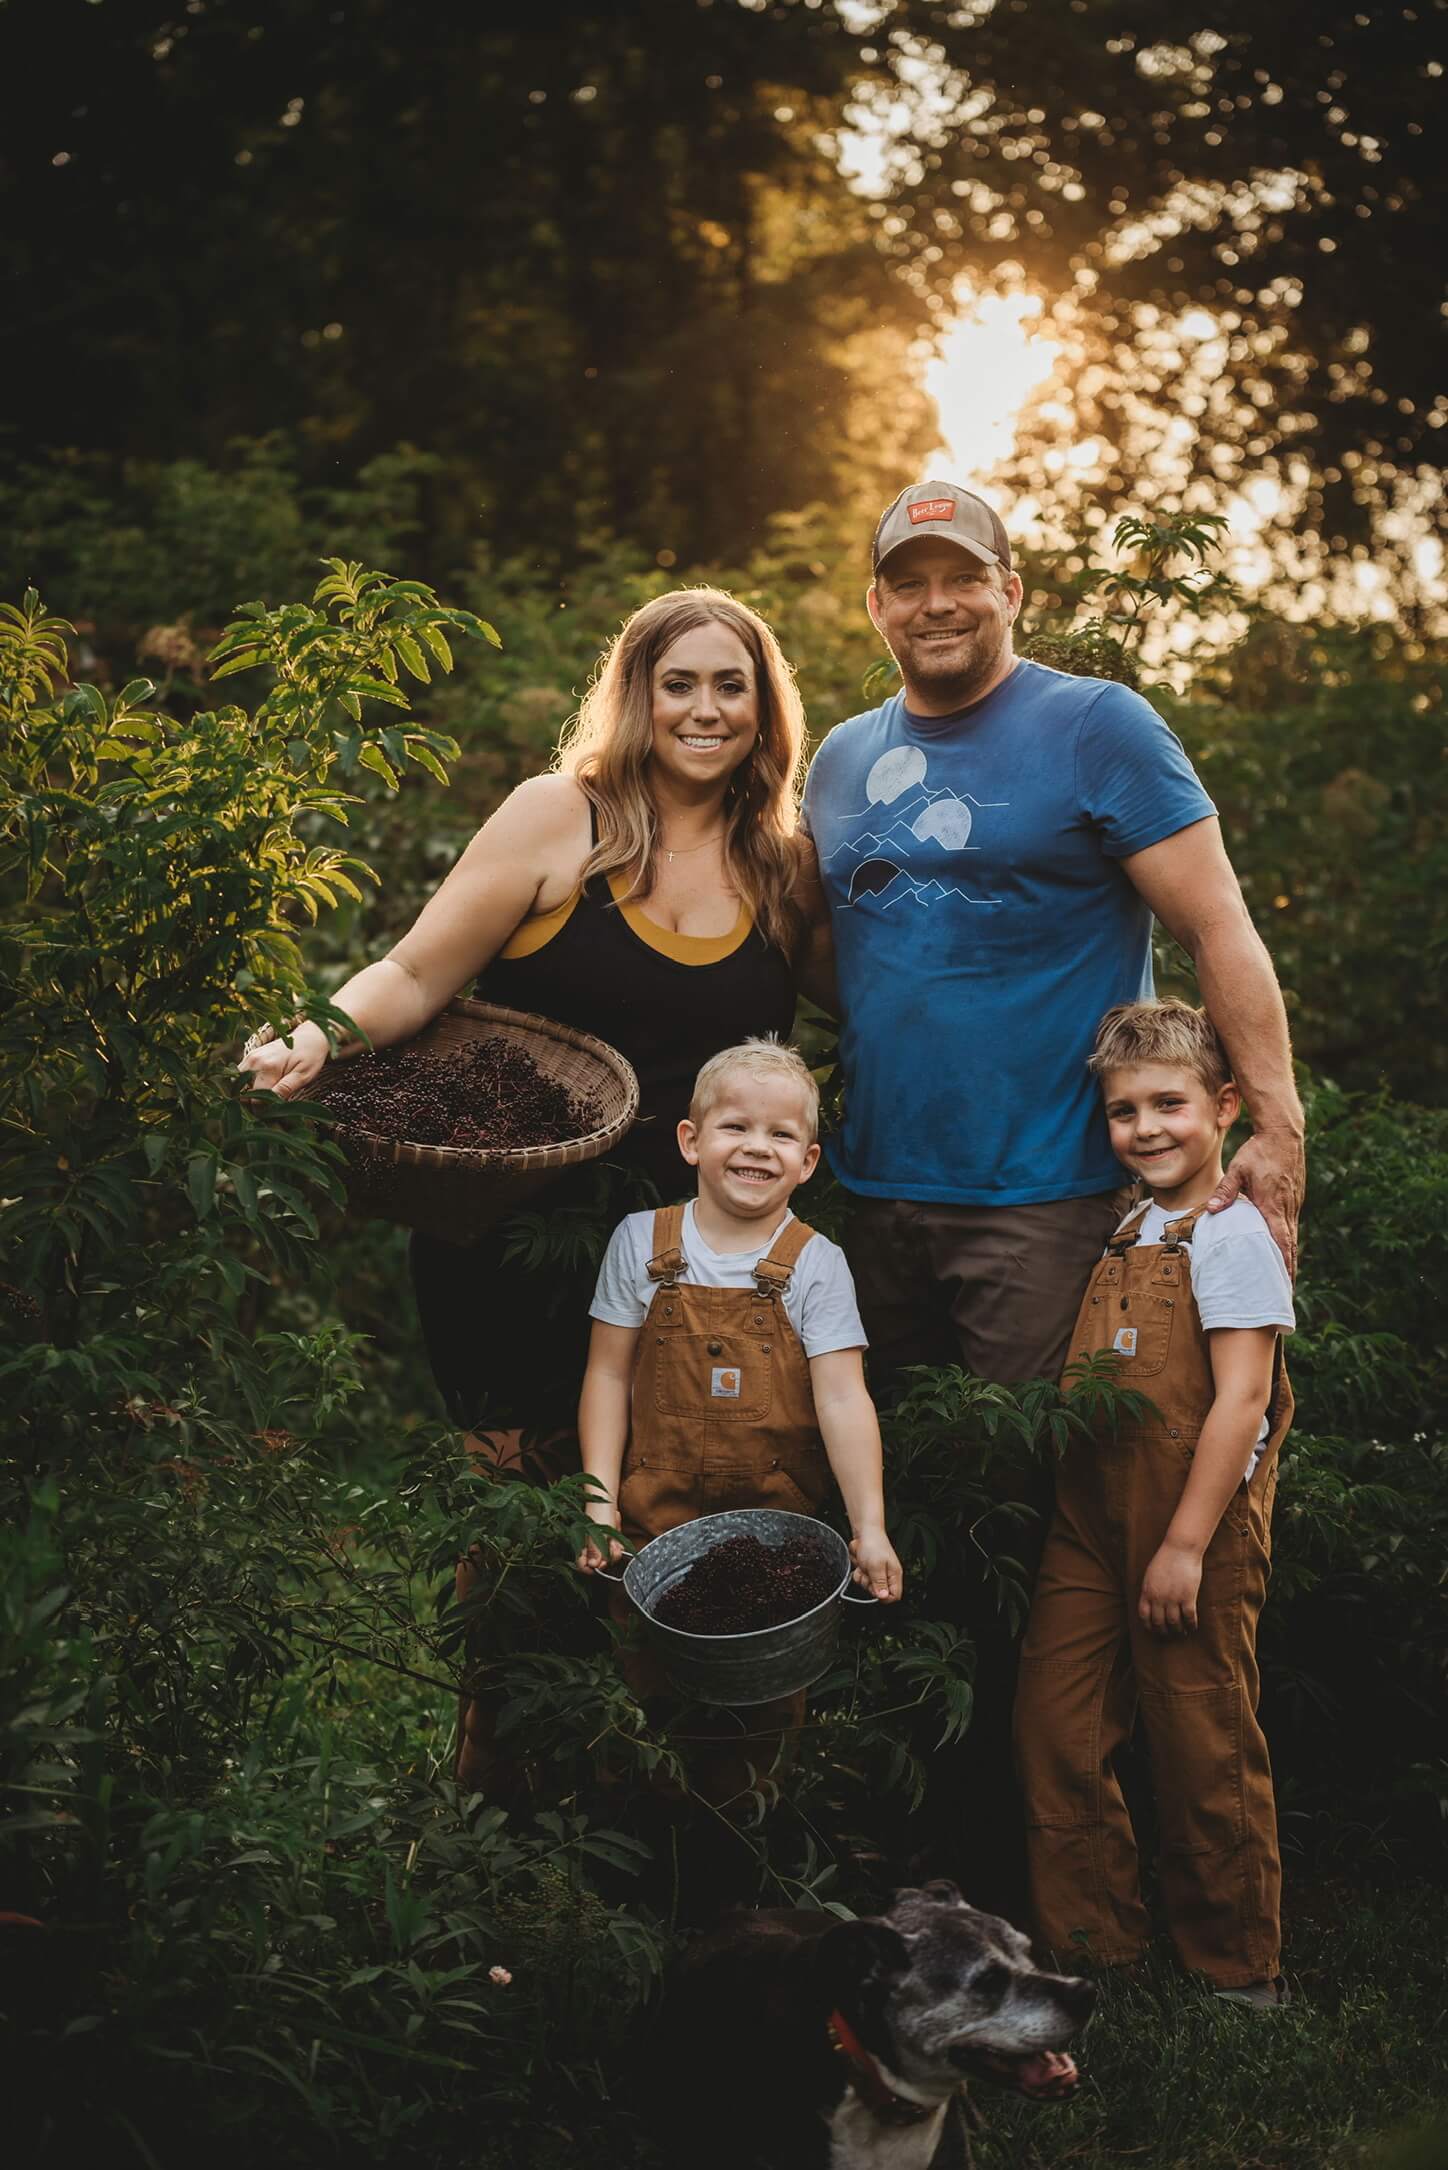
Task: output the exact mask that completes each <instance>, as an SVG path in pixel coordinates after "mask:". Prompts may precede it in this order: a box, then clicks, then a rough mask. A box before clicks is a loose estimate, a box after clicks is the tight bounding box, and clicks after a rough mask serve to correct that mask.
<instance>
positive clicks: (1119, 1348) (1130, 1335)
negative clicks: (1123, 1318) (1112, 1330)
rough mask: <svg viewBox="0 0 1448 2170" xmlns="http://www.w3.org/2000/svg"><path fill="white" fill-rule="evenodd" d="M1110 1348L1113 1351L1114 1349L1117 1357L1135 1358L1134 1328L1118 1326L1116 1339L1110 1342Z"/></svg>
mask: <svg viewBox="0 0 1448 2170" xmlns="http://www.w3.org/2000/svg"><path fill="white" fill-rule="evenodd" d="M1111 1346H1112V1348H1113V1349H1115V1351H1116V1353H1117V1355H1118V1356H1135V1354H1136V1328H1135V1327H1134V1326H1118V1327H1117V1329H1116V1339H1115V1340H1114V1341H1113V1342H1112V1344H1111Z"/></svg>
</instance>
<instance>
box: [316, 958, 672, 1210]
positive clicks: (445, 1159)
mask: <svg viewBox="0 0 1448 2170" xmlns="http://www.w3.org/2000/svg"><path fill="white" fill-rule="evenodd" d="M449 1015H452V1016H462V1017H474V1018H478V1019H480V1020H481V1021H482V1022H483V1023H485V1024H492V1025H512V1026H515V1027H517V1028H519V1029H520V1030H521V1031H522V1032H524V1033H529V1034H531V1035H532V1036H533V1037H534V1038H535V1039H539V1040H559V1041H561V1042H562V1043H563V1044H564V1045H565V1046H566V1047H577V1048H581V1049H582V1050H583V1051H584V1053H585V1054H590V1055H596V1056H597V1057H598V1059H599V1061H600V1062H601V1063H602V1064H603V1066H604V1068H605V1069H606V1070H610V1071H612V1073H613V1075H614V1077H615V1078H616V1079H617V1080H618V1081H619V1083H621V1084H622V1086H623V1088H624V1105H623V1108H622V1110H621V1111H620V1113H619V1114H618V1115H617V1116H615V1118H614V1120H613V1121H612V1122H611V1123H605V1124H603V1125H602V1126H601V1127H600V1128H598V1129H597V1130H585V1131H581V1132H580V1133H579V1135H578V1136H577V1137H576V1138H565V1139H562V1140H560V1141H559V1142H558V1143H557V1144H554V1145H515V1146H471V1145H424V1144H422V1143H421V1141H420V1140H418V1139H416V1138H388V1137H384V1136H382V1135H381V1133H380V1132H378V1131H375V1130H363V1129H362V1128H361V1127H360V1126H359V1125H358V1124H356V1123H348V1122H342V1121H340V1120H338V1119H337V1118H336V1117H333V1118H332V1126H333V1131H334V1133H335V1134H339V1135H341V1136H344V1137H347V1138H365V1139H366V1140H367V1142H368V1144H369V1145H372V1146H377V1147H383V1148H386V1147H389V1146H390V1147H391V1149H392V1151H393V1154H394V1155H397V1154H399V1153H404V1152H405V1153H406V1154H407V1155H408V1156H409V1158H410V1159H411V1158H412V1157H413V1156H418V1157H419V1161H420V1162H421V1164H423V1165H426V1164H427V1163H428V1162H431V1163H433V1164H434V1165H436V1166H439V1167H444V1168H446V1167H454V1168H456V1169H458V1170H459V1172H462V1171H465V1170H473V1169H477V1170H483V1169H492V1170H496V1171H497V1172H499V1173H505V1172H507V1171H510V1170H511V1171H514V1172H516V1173H519V1174H523V1173H526V1172H527V1171H529V1170H531V1169H533V1168H539V1167H547V1168H548V1169H550V1170H552V1169H557V1168H558V1167H560V1166H566V1165H567V1163H568V1161H570V1160H573V1159H577V1160H579V1161H587V1160H597V1159H599V1158H600V1157H601V1155H602V1154H604V1153H606V1152H607V1151H608V1149H609V1147H610V1146H612V1145H617V1143H618V1142H619V1140H620V1139H621V1138H622V1137H624V1136H625V1135H626V1134H627V1132H628V1131H629V1130H630V1129H631V1128H632V1126H633V1122H634V1119H635V1117H636V1116H637V1114H638V1111H639V1081H638V1073H637V1072H636V1071H635V1069H634V1066H633V1064H632V1063H631V1062H630V1061H629V1059H628V1057H627V1056H626V1055H621V1054H620V1053H619V1051H618V1049H617V1048H616V1047H610V1046H609V1044H608V1042H607V1040H600V1039H599V1038H598V1036H597V1034H596V1033H592V1032H580V1031H579V1030H578V1028H577V1026H575V1025H564V1024H560V1023H559V1021H558V1019H557V1018H554V1017H544V1016H543V1015H542V1014H541V1013H540V1012H538V1011H536V1010H510V1009H507V1008H505V1007H504V1006H503V1004H502V1003H499V1002H478V1001H476V1000H475V999H474V998H473V997H472V996H471V995H454V997H453V999H452V1000H451V1002H449V1003H447V1004H445V1006H444V1007H443V1008H442V1009H441V1010H439V1011H438V1013H437V1017H435V1018H431V1019H429V1024H435V1023H436V1022H437V1018H440V1017H447V1016H449ZM427 1029H428V1026H427V1025H424V1026H423V1028H422V1031H423V1032H426V1031H427ZM416 1037H418V1038H420V1037H421V1034H420V1033H419V1034H418V1035H416ZM322 1104H323V1105H324V1106H325V1102H324V1103H322ZM423 1156H425V1159H424V1158H423Z"/></svg>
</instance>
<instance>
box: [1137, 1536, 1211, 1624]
mask: <svg viewBox="0 0 1448 2170" xmlns="http://www.w3.org/2000/svg"><path fill="white" fill-rule="evenodd" d="M1201 1586H1202V1555H1201V1553H1200V1552H1199V1551H1198V1550H1197V1548H1196V1546H1195V1545H1182V1544H1173V1543H1172V1542H1171V1541H1170V1540H1168V1541H1167V1542H1166V1543H1164V1544H1162V1545H1161V1546H1159V1547H1158V1549H1157V1550H1156V1552H1155V1553H1153V1555H1152V1558H1151V1563H1150V1565H1149V1566H1148V1568H1147V1570H1146V1573H1145V1574H1144V1575H1143V1576H1142V1578H1141V1599H1140V1602H1139V1603H1138V1605H1137V1608H1136V1610H1137V1614H1138V1616H1139V1618H1140V1620H1141V1624H1142V1626H1143V1627H1145V1628H1149V1629H1150V1630H1151V1632H1152V1634H1153V1635H1161V1636H1169V1635H1192V1634H1195V1632H1196V1625H1197V1592H1198V1590H1199V1589H1200V1588H1201Z"/></svg>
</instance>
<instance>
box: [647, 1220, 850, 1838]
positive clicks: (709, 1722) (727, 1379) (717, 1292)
mask: <svg viewBox="0 0 1448 2170" xmlns="http://www.w3.org/2000/svg"><path fill="white" fill-rule="evenodd" d="M683 1229H684V1208H683V1207H682V1206H666V1207H663V1208H661V1209H660V1210H659V1211H658V1212H657V1213H656V1214H655V1215H654V1255H653V1257H652V1258H651V1259H650V1260H649V1267H648V1270H649V1278H650V1279H651V1280H652V1281H653V1283H654V1294H653V1300H652V1302H651V1303H650V1305H649V1310H648V1316H647V1318H646V1319H645V1320H644V1323H643V1326H642V1327H641V1328H640V1331H639V1353H638V1364H637V1368H636V1370H635V1372H634V1385H633V1421H632V1427H631V1430H630V1435H629V1443H628V1448H627V1451H626V1452H625V1454H624V1458H623V1473H622V1478H621V1481H620V1484H619V1503H618V1504H619V1525H620V1527H621V1529H622V1530H623V1532H624V1534H625V1536H627V1537H628V1538H630V1539H631V1540H632V1541H633V1542H634V1543H635V1544H643V1543H646V1542H647V1540H648V1539H649V1538H650V1537H658V1536H660V1535H662V1533H663V1532H664V1531H665V1530H671V1529H675V1528H677V1526H678V1525H679V1524H680V1523H681V1522H692V1521H693V1520H694V1519H695V1518H696V1516H698V1515H702V1514H720V1513H722V1512H723V1511H724V1510H725V1509H726V1508H729V1507H780V1508H784V1509H786V1510H787V1511H788V1512H790V1513H792V1514H815V1513H816V1512H817V1511H818V1509H819V1507H820V1504H821V1502H822V1501H823V1500H824V1498H825V1495H826V1493H827V1492H828V1490H829V1485H830V1466H829V1462H828V1459H827V1457H826V1455H825V1450H824V1446H823V1444H822V1442H821V1440H820V1435H819V1428H818V1425H817V1423H816V1419H815V1406H814V1391H813V1388H812V1387H811V1384H810V1374H809V1358H808V1357H807V1356H806V1354H805V1351H804V1345H803V1343H802V1342H801V1341H800V1338H799V1336H798V1334H797V1333H796V1332H795V1330H794V1327H793V1326H792V1325H791V1323H790V1320H789V1317H788V1315H787V1313H786V1311H785V1308H784V1293H785V1290H786V1289H787V1288H788V1287H789V1283H790V1279H791V1276H792V1275H793V1272H794V1268H795V1264H796V1262H797V1260H798V1258H799V1255H800V1253H801V1251H802V1250H803V1249H804V1247H805V1245H806V1244H807V1243H808V1242H809V1241H810V1238H811V1237H812V1235H813V1234H814V1230H813V1229H811V1228H806V1227H805V1225H804V1223H803V1222H802V1221H798V1220H791V1221H788V1222H786V1224H785V1227H784V1229H783V1231H782V1233H781V1234H780V1237H779V1239H778V1241H777V1242H776V1243H775V1244H774V1245H773V1246H772V1248H771V1249H770V1251H769V1253H768V1255H767V1256H766V1257H764V1258H761V1259H760V1260H759V1262H758V1264H757V1265H756V1266H755V1268H754V1287H753V1288H752V1289H745V1288H705V1287H701V1286H700V1285H698V1284H697V1283H694V1282H689V1281H683V1280H681V1279H680V1275H681V1274H682V1273H683V1271H684V1251H683ZM612 1609H613V1614H614V1618H615V1619H616V1620H617V1621H619V1622H621V1623H622V1622H625V1621H627V1620H628V1619H630V1617H631V1613H632V1608H631V1607H630V1605H629V1603H628V1600H627V1599H626V1598H625V1597H624V1596H623V1593H622V1592H621V1591H619V1592H616V1593H615V1594H614V1596H613V1600H612ZM621 1663H622V1666H623V1671H624V1677H625V1679H626V1680H627V1681H628V1683H629V1686H630V1687H631V1688H632V1689H633V1690H634V1692H635V1694H636V1695H639V1696H653V1695H657V1694H661V1693H668V1692H669V1689H668V1682H667V1679H666V1677H665V1675H664V1673H663V1670H662V1668H661V1666H660V1665H659V1663H658V1661H657V1660H656V1659H655V1658H654V1656H653V1654H652V1652H651V1651H649V1650H647V1649H645V1648H643V1647H642V1646H638V1645H635V1646H633V1647H629V1646H627V1645H626V1646H625V1648H624V1651H623V1653H622V1657H621ZM803 1715H804V1695H803V1693H802V1692H801V1693H799V1694H796V1695H790V1696H783V1697H781V1698H779V1699H778V1700H777V1701H775V1702H772V1703H761V1704H756V1705H753V1706H751V1707H750V1708H749V1709H746V1710H740V1711H729V1710H724V1709H721V1708H710V1709H709V1710H708V1711H707V1712H702V1713H701V1712H700V1711H698V1710H695V1711H692V1712H691V1713H690V1717H689V1720H688V1723H687V1725H686V1726H685V1727H684V1728H683V1729H682V1730H681V1731H680V1732H678V1733H677V1734H676V1735H675V1737H676V1738H677V1739H680V1740H685V1741H689V1742H692V1743H695V1744H697V1745H698V1746H699V1748H700V1749H701V1751H702V1752H700V1753H696V1754H694V1755H691V1756H689V1757H688V1758H687V1760H688V1761H689V1763H690V1764H691V1766H692V1767H691V1770H690V1782H691V1784H692V1785H693V1787H694V1790H695V1791H696V1792H700V1793H703V1794H704V1795H705V1797H706V1798H708V1799H710V1800H712V1801H714V1802H715V1804H716V1805H722V1804H723V1803H725V1802H726V1801H729V1800H731V1799H733V1798H734V1797H735V1796H736V1795H737V1794H740V1793H742V1792H744V1791H746V1790H748V1788H749V1786H750V1784H751V1783H752V1770H766V1771H767V1770H768V1769H769V1768H770V1767H771V1766H772V1764H773V1763H774V1761H775V1759H776V1757H777V1755H778V1753H779V1749H780V1746H781V1743H782V1740H783V1738H784V1735H785V1734H786V1733H787V1732H791V1731H793V1730H795V1729H796V1728H797V1727H798V1725H799V1723H800V1720H801V1719H802V1717H803Z"/></svg>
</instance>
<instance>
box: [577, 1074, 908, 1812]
mask: <svg viewBox="0 0 1448 2170" xmlns="http://www.w3.org/2000/svg"><path fill="white" fill-rule="evenodd" d="M818 1121H819V1092H818V1089H817V1087H816V1085H815V1081H814V1079H813V1078H812V1077H811V1075H810V1073H809V1070H808V1069H807V1067H806V1066H805V1064H804V1062H803V1060H802V1059H801V1057H800V1056H799V1055H798V1054H797V1053H796V1052H795V1050H794V1049H793V1048H791V1047H784V1046H781V1045H779V1044H778V1043H777V1042H774V1041H768V1040H749V1041H746V1042H744V1044H743V1045H742V1046H739V1047H731V1048H726V1049H725V1050H724V1052H723V1053H722V1054H719V1055H716V1056H715V1057H714V1058H713V1060H712V1061H710V1062H707V1063H706V1064H705V1065H704V1068H703V1069H702V1070H701V1071H700V1072H699V1076H698V1079H697V1080H696V1082H695V1086H694V1094H693V1099H692V1101H691V1103H690V1108H689V1114H688V1117H687V1118H686V1120H685V1121H684V1122H682V1123H680V1125H679V1150H680V1152H681V1153H682V1154H683V1156H684V1159H685V1160H686V1161H687V1162H688V1163H689V1165H690V1166H691V1167H692V1168H694V1169H696V1170H697V1172H698V1195H697V1196H696V1197H694V1198H692V1199H690V1200H689V1202H688V1203H687V1204H686V1205H676V1206H667V1207H662V1208H660V1210H659V1211H658V1212H656V1213H631V1214H630V1215H629V1216H628V1218H627V1219H626V1220H624V1221H621V1222H620V1223H619V1226H618V1227H617V1228H616V1229H615V1230H614V1233H613V1236H612V1238H611V1239H610V1241H609V1246H608V1250H607V1251H606V1253H605V1254H604V1260H603V1265H602V1267H601V1269H600V1271H599V1276H598V1287H597V1290H596V1292H595V1295H594V1299H593V1302H592V1304H591V1305H590V1307H589V1309H590V1313H591V1316H592V1318H593V1322H594V1323H593V1331H592V1338H591V1341H590V1344H589V1354H588V1368H587V1371H586V1373H585V1375H584V1381H583V1393H582V1397H581V1399H580V1402H579V1410H578V1436H579V1444H580V1447H581V1449H582V1455H583V1467H584V1470H585V1471H586V1472H587V1474H588V1475H589V1476H591V1477H594V1478H596V1479H597V1482H598V1487H599V1489H598V1491H597V1492H596V1494H595V1496H594V1497H593V1499H592V1500H591V1501H590V1503H589V1508H588V1512H589V1516H590V1519H591V1520H593V1521H595V1522H598V1523H601V1524H603V1525H604V1526H605V1527H607V1528H611V1529H618V1530H621V1531H622V1532H623V1534H624V1535H625V1536H626V1537H627V1538H628V1539H629V1540H630V1541H631V1542H632V1543H635V1544H642V1543H644V1542H646V1540H647V1539H648V1538H650V1537H657V1536H659V1535H660V1534H661V1533H662V1532H663V1531H664V1530H669V1529H673V1528H675V1527H676V1526H677V1525H678V1524H679V1523H681V1522H691V1521H693V1519H694V1518H695V1517H696V1516H697V1515H702V1514H717V1513H721V1512H723V1511H724V1510H725V1509H726V1508H731V1507H780V1508H785V1509H787V1510H788V1511H790V1512H791V1513H796V1514H814V1513H816V1512H817V1511H818V1509H819V1508H820V1506H821V1504H822V1503H823V1501H824V1499H825V1497H826V1495H827V1493H828V1491H829V1487H830V1481H831V1476H833V1478H834V1481H835V1482H836V1483H837V1484H838V1486H839V1489H840V1492H841V1494H842V1496H843V1499H844V1503H845V1511H846V1513H847V1514H848V1516H849V1521H850V1529H851V1532H852V1537H851V1542H850V1553H851V1557H852V1558H853V1560H854V1563H855V1566H854V1579H855V1581H856V1582H857V1583H860V1584H862V1585H864V1586H865V1587H866V1588H868V1589H869V1590H870V1591H872V1592H873V1594H874V1595H875V1596H876V1597H877V1598H879V1599H881V1600H882V1601H883V1602H885V1603H890V1602H891V1601H893V1600H894V1599H896V1598H898V1597H899V1595H900V1588H901V1570H900V1562H899V1561H898V1560H897V1558H896V1557H895V1553H894V1551H893V1549H892V1548H891V1544H890V1540H889V1538H888V1537H887V1536H886V1534H885V1504H884V1489H883V1478H882V1474H881V1458H880V1427H879V1422H878V1420H877V1418H876V1415H875V1405H874V1403H873V1402H872V1401H871V1399H870V1395H869V1391H868V1389H867V1388H866V1385H865V1374H864V1365H863V1353H864V1348H865V1335H864V1329H863V1328H862V1326H861V1324H860V1315H859V1311H858V1309H857V1307H856V1303H855V1288H854V1282H853V1280H852V1279H851V1276H850V1269H849V1267H848V1266H847V1265H846V1263H845V1257H844V1253H843V1252H842V1251H841V1250H840V1249H839V1247H838V1245H836V1244H833V1243H831V1242H829V1241H828V1240H827V1238H825V1237H824V1236H821V1235H817V1234H816V1233H815V1232H814V1231H813V1230H812V1229H809V1228H807V1227H806V1226H805V1225H804V1223H803V1222H802V1221H797V1220H796V1219H795V1217H794V1215H793V1213H792V1211H791V1210H790V1200H791V1198H792V1197H793V1195H794V1193H795V1191H796V1190H797V1189H798V1188H799V1186H800V1184H801V1183H805V1182H807V1181H808V1180H809V1178H810V1176H811V1175H812V1174H813V1173H814V1170H815V1166H816V1164H817V1162H818V1160H819V1152H820V1149H819V1146H818V1144H817V1142H816V1139H815V1131H816V1128H817V1125H818ZM609 1550H610V1558H611V1559H617V1558H618V1557H620V1556H621V1548H620V1546H619V1544H618V1542H617V1539H615V1540H614V1541H613V1542H612V1544H611V1546H610V1548H609ZM604 1564H605V1563H604V1554H603V1550H602V1548H601V1545H600V1544H595V1543H592V1542H590V1543H589V1544H588V1545H586V1546H585V1548H584V1549H583V1551H582V1552H581V1553H580V1554H579V1556H578V1561H577V1565H578V1566H579V1568H580V1569H582V1570H583V1572H584V1573H592V1572H594V1571H595V1570H597V1569H599V1568H601V1567H603V1566H604ZM616 1617H621V1614H620V1613H619V1611H618V1609H617V1608H616ZM624 1662H625V1673H626V1677H627V1678H628V1679H629V1682H630V1685H631V1686H632V1687H633V1688H634V1690H635V1692H636V1693H637V1694H639V1695H647V1694H653V1693H656V1692H658V1691H659V1690H661V1689H662V1688H663V1687H664V1685H665V1684H664V1680H663V1676H662V1673H661V1672H660V1670H659V1669H658V1668H657V1666H656V1665H654V1664H653V1663H652V1662H651V1660H650V1659H649V1657H648V1656H647V1654H645V1653H643V1652H638V1651H635V1652H631V1653H629V1654H628V1655H627V1656H626V1658H625V1661H624ZM803 1710H804V1697H803V1694H802V1693H801V1694H799V1695H795V1696H789V1697H785V1698H782V1699H781V1700H779V1701H777V1702H775V1703H769V1704H763V1705H760V1706H758V1707H757V1708H754V1709H751V1710H750V1711H749V1712H748V1713H737V1714H736V1713H733V1712H720V1713H718V1714H717V1715H716V1717H715V1718H714V1720H713V1721H712V1725H713V1726H715V1727H717V1742H718V1744H717V1747H716V1749H715V1752H714V1753H712V1754H710V1755H708V1756H705V1757H700V1758H696V1759H695V1763H696V1766H697V1767H696V1768H695V1770H694V1771H693V1772H692V1773H691V1780H692V1783H693V1784H694V1786H695V1790H697V1791H702V1792H704V1793H705V1795H706V1796H707V1797H708V1798H710V1799H712V1800H713V1801H714V1802H715V1805H716V1806H723V1805H725V1804H726V1803H727V1801H728V1800H729V1799H731V1798H733V1797H734V1796H735V1795H737V1794H739V1793H741V1792H743V1791H745V1790H746V1789H747V1788H748V1786H749V1784H750V1782H751V1774H752V1773H753V1774H756V1775H757V1774H758V1773H759V1772H761V1771H767V1770H768V1768H769V1767H770V1766H771V1765H772V1763H773V1761H774V1759H775V1757H776V1755H777V1753H778V1750H779V1747H780V1744H781V1741H782V1739H783V1737H784V1735H785V1734H786V1733H787V1732H789V1731H790V1730H792V1729H794V1728H795V1727H797V1726H798V1725H799V1723H800V1719H801V1717H802V1715H803Z"/></svg>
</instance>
